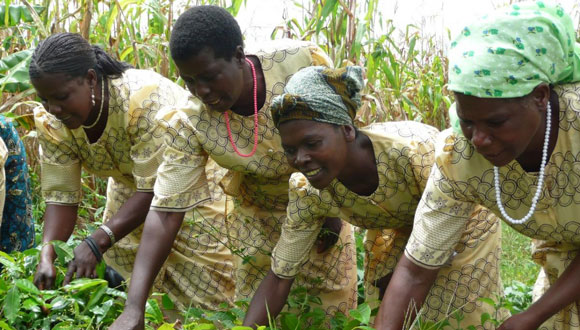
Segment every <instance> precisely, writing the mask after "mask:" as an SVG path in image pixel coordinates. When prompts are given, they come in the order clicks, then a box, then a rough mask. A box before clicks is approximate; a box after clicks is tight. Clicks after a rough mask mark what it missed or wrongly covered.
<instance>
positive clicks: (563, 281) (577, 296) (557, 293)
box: [498, 254, 580, 330]
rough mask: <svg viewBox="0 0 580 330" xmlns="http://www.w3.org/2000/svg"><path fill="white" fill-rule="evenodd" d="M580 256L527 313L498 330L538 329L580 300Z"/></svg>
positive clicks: (510, 319)
mask: <svg viewBox="0 0 580 330" xmlns="http://www.w3.org/2000/svg"><path fill="white" fill-rule="evenodd" d="M578 274H580V254H579V255H577V256H576V257H575V258H574V260H572V263H571V264H570V265H569V266H568V267H567V268H566V270H565V271H564V272H563V273H562V275H561V276H560V277H559V278H558V280H556V282H555V283H554V285H552V286H551V287H550V288H549V289H548V291H546V293H544V295H543V296H542V297H540V299H538V301H536V302H535V303H533V304H532V306H530V308H528V309H527V310H526V311H524V312H522V313H519V314H516V315H514V316H512V317H510V318H509V319H507V321H505V322H504V323H503V324H502V325H501V327H499V329H498V330H509V329H520V330H528V329H538V328H539V327H540V325H541V324H542V323H544V322H545V321H546V320H547V319H549V318H550V317H551V316H553V315H554V314H556V313H558V312H559V311H560V310H562V309H563V308H564V307H566V306H567V305H569V304H571V303H572V302H574V301H577V300H580V281H578Z"/></svg>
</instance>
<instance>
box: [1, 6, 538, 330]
mask: <svg viewBox="0 0 580 330" xmlns="http://www.w3.org/2000/svg"><path fill="white" fill-rule="evenodd" d="M180 3H181V2H180ZM378 3H379V0H359V1H356V0H311V1H303V2H302V4H296V5H297V6H303V8H302V13H303V14H302V17H288V18H287V19H286V21H285V24H284V25H282V26H279V27H277V28H276V29H275V30H274V31H273V32H272V38H280V37H282V36H284V37H290V38H296V39H304V40H312V41H314V42H316V43H317V44H319V45H320V46H321V47H322V48H323V49H324V50H325V51H327V52H328V54H329V55H330V56H331V58H332V59H333V61H334V63H335V65H336V66H342V65H347V64H357V65H361V66H364V67H365V68H366V74H367V77H366V78H367V85H366V92H367V95H366V96H365V97H364V105H363V107H362V108H361V110H360V113H359V114H358V117H357V119H358V122H359V124H360V125H364V124H368V123H371V122H376V121H385V120H415V121H422V122H425V123H428V124H431V125H434V126H436V127H438V128H445V127H447V109H448V107H449V105H450V104H451V102H452V95H451V94H450V93H449V91H447V89H446V88H445V87H446V77H447V60H446V58H445V56H444V46H443V45H441V44H440V43H438V42H437V41H436V40H435V39H434V38H433V37H430V36H426V35H424V33H423V31H421V30H420V29H419V28H417V27H415V26H407V27H406V28H405V29H404V31H400V30H399V29H397V28H396V27H395V26H394V25H393V23H392V21H391V20H389V19H387V18H384V17H382V16H381V14H380V12H379V11H378V10H377V6H378ZM196 4H217V5H220V6H222V7H225V8H227V9H228V10H229V11H230V12H231V13H232V14H233V15H234V16H235V15H237V13H238V11H239V10H240V8H242V7H243V6H245V1H242V0H200V1H185V4H184V6H177V5H176V4H175V3H174V1H173V0H165V1H162V0H106V1H98V0H71V1H68V0H36V1H28V0H21V1H15V0H5V1H3V2H2V4H1V5H0V36H1V37H2V40H3V41H2V44H1V47H0V51H1V60H0V112H2V113H4V114H5V115H6V116H9V117H11V118H13V119H14V120H15V121H16V122H17V123H18V124H19V126H20V130H21V132H22V135H23V136H24V138H23V139H24V141H25V144H26V147H27V151H28V154H29V161H30V169H31V175H32V178H33V182H34V196H33V198H34V214H35V218H36V219H37V220H38V223H39V224H40V225H39V226H38V227H39V228H37V231H38V232H39V233H41V232H42V229H41V226H42V225H41V219H42V214H43V211H44V202H43V201H42V198H41V197H40V191H39V186H38V173H39V168H38V162H37V149H38V148H37V142H36V138H35V137H36V135H35V132H34V123H33V121H32V118H31V109H32V107H34V106H36V105H38V103H37V102H36V100H35V98H34V90H33V89H32V88H31V86H30V83H29V81H28V74H27V71H26V69H27V66H28V62H29V60H30V56H31V54H32V50H33V48H34V47H35V45H36V44H37V43H38V41H39V40H41V39H43V38H45V37H46V36H48V35H49V34H51V33H54V32H63V31H70V32H78V33H81V34H82V35H83V36H84V37H85V38H87V39H88V40H90V42H91V43H94V44H99V45H101V46H102V47H103V48H104V49H105V50H106V51H107V52H108V53H110V54H112V55H113V56H115V57H117V58H119V59H121V60H123V61H127V62H129V63H131V64H132V65H134V66H135V67H137V68H151V69H153V70H155V71H157V72H159V73H161V74H163V75H164V76H167V77H169V78H171V79H173V80H176V81H178V82H179V83H181V81H180V79H178V77H177V75H176V70H175V66H174V65H173V63H171V61H170V59H169V52H168V38H169V35H170V33H171V26H172V22H173V21H174V20H175V19H176V18H177V17H178V16H179V14H180V13H181V12H182V11H183V10H184V8H187V7H189V6H191V5H196ZM378 31H383V32H378ZM467 32H469V31H467ZM399 35H402V37H399ZM497 51H501V50H499V49H498V50H497ZM105 187H106V182H105V181H104V180H102V179H98V178H95V177H93V176H91V175H84V176H83V192H84V200H83V204H82V205H81V208H80V213H79V214H80V217H81V226H80V228H78V229H77V231H76V232H75V235H74V237H73V238H72V239H71V240H70V241H69V242H67V243H66V244H65V243H59V244H58V245H57V246H58V249H57V251H58V254H59V261H58V264H59V267H60V268H59V271H60V273H59V276H58V279H57V284H60V283H61V282H62V279H63V276H64V268H62V267H63V266H64V265H65V264H66V262H67V261H68V260H70V258H71V257H72V247H74V246H76V244H77V243H78V242H79V238H80V237H84V236H85V235H86V233H88V232H91V231H92V230H94V228H96V227H95V226H97V225H98V223H99V219H100V216H101V214H102V212H103V207H104V199H105V197H104V194H105ZM503 234H504V238H503V249H504V254H503V255H502V258H503V260H502V266H501V275H502V279H503V282H504V284H505V285H506V297H507V300H505V299H504V300H500V302H499V303H497V304H498V305H497V307H498V308H499V307H500V306H503V307H508V308H510V309H511V310H512V312H518V311H521V310H523V309H525V308H526V306H528V305H529V304H530V302H531V296H530V291H531V286H532V285H533V282H534V280H535V277H536V274H537V271H538V267H537V266H536V265H535V264H533V262H532V261H531V260H530V255H531V253H530V240H529V239H527V238H525V237H523V236H522V235H519V234H517V233H516V232H514V231H513V230H512V229H511V228H509V227H507V226H503ZM38 235H40V234H38ZM361 235H362V234H360V233H359V234H357V248H358V249H359V254H358V259H359V260H358V261H359V262H358V263H359V276H360V277H361V278H362V254H361V253H360V251H362V250H361V249H362V236H361ZM37 253H38V250H37V249H33V250H28V251H26V252H24V253H15V254H13V255H7V254H4V253H0V263H1V264H2V265H3V266H4V269H3V271H2V272H1V273H0V329H25V328H27V329H70V328H75V329H78V328H85V329H104V328H106V327H107V325H109V324H111V323H112V321H113V320H114V319H115V318H116V317H117V316H118V315H119V314H120V312H121V310H122V306H123V304H124V299H125V298H126V296H125V294H124V293H122V292H119V291H117V290H113V289H109V288H107V287H106V284H105V282H104V281H103V280H100V279H95V280H88V279H83V280H76V281H74V282H73V283H71V284H70V285H68V286H66V287H60V286H59V289H57V290H53V291H42V292H40V291H39V290H38V289H36V287H34V285H33V284H32V277H33V273H34V270H35V268H36V263H37ZM359 283H360V282H359ZM361 284H362V283H361ZM360 291H361V293H362V286H361V290H360ZM490 298H496V297H490ZM312 299H315V297H308V296H307V295H306V294H305V293H304V292H303V291H300V290H298V291H296V292H294V293H293V295H292V299H291V300H290V302H289V303H290V305H291V306H292V307H294V308H298V309H299V310H300V312H299V313H292V314H290V313H286V314H283V315H282V316H281V318H280V324H279V325H278V327H277V328H276V327H275V326H274V325H272V326H271V328H272V329H281V330H289V329H302V328H306V325H309V329H317V328H320V329H328V327H329V326H328V324H330V328H331V329H370V327H368V324H369V320H370V317H371V315H372V312H373V311H371V309H370V308H369V306H368V305H366V304H360V306H359V307H358V308H357V309H356V310H352V311H350V312H349V313H348V315H342V314H338V315H336V316H335V317H334V318H332V319H327V318H326V317H325V315H324V314H323V313H322V311H321V310H320V309H314V310H310V309H308V308H307V307H304V301H310V300H312ZM486 302H487V303H490V304H496V303H495V302H494V301H493V300H491V299H490V300H489V301H486ZM246 307H247V302H239V303H238V305H237V307H235V308H225V307H224V309H223V310H220V311H205V310H201V309H197V308H190V309H189V310H187V311H183V312H181V316H182V323H181V322H178V323H164V322H165V320H164V316H163V312H162V311H163V310H171V309H172V308H173V303H172V302H171V301H170V300H169V298H168V297H167V296H160V295H154V299H151V300H149V303H148V308H147V317H146V319H147V327H148V328H159V329H174V328H178V327H180V326H181V327H182V328H183V329H199V330H202V329H223V328H233V329H238V330H242V329H247V328H244V327H241V326H240V324H241V320H242V319H243V315H244V313H245V308H246ZM485 318H486V319H487V318H489V319H492V320H493V316H490V315H488V316H486V317H485ZM461 319H462V316H461V315H460V314H458V313H452V315H450V317H449V319H448V320H445V321H444V322H441V324H438V325H433V324H425V323H421V324H419V325H418V327H419V328H421V329H443V328H452V329H457V328H464V329H470V328H472V327H473V325H471V326H472V327H469V325H464V324H460V321H461ZM482 321H483V322H485V320H482ZM325 322H326V323H325ZM180 323H181V324H180ZM458 323H459V324H458Z"/></svg>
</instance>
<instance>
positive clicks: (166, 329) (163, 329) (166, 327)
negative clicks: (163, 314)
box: [157, 322, 177, 330]
mask: <svg viewBox="0 0 580 330" xmlns="http://www.w3.org/2000/svg"><path fill="white" fill-rule="evenodd" d="M176 323H177V322H174V323H163V324H162V325H161V326H160V327H159V328H157V330H172V329H175V324H176Z"/></svg>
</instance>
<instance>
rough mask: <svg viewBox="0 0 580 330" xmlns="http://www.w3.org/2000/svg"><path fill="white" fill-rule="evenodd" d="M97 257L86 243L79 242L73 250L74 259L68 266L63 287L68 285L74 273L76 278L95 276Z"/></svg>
mask: <svg viewBox="0 0 580 330" xmlns="http://www.w3.org/2000/svg"><path fill="white" fill-rule="evenodd" d="M97 263H98V261H97V257H96V256H95V254H94V253H93V251H91V249H90V248H89V246H88V244H87V242H84V241H83V242H81V244H79V245H78V246H77V247H76V248H75V250H74V258H73V260H72V261H71V262H70V263H69V264H68V270H67V272H66V276H65V278H64V282H63V285H67V284H69V283H70V282H71V281H72V280H73V278H74V275H75V273H76V277H77V278H81V277H88V278H95V277H96V276H97Z"/></svg>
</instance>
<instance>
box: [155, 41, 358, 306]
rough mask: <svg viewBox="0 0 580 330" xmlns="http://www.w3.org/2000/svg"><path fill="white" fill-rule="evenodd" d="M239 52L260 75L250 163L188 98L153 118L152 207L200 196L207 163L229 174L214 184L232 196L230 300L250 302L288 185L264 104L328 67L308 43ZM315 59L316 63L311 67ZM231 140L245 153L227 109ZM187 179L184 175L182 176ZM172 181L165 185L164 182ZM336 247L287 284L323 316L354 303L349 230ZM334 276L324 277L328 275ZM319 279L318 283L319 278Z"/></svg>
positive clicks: (184, 203)
mask: <svg viewBox="0 0 580 330" xmlns="http://www.w3.org/2000/svg"><path fill="white" fill-rule="evenodd" d="M246 54H247V55H249V56H256V57H257V58H258V59H259V61H260V64H261V67H262V70H263V72H264V79H265V83H266V101H265V104H264V106H263V107H262V108H261V109H259V111H258V124H259V126H258V128H259V131H258V147H257V150H256V153H255V154H254V155H253V156H252V157H247V158H245V157H240V156H238V155H237V154H236V153H235V152H234V150H233V148H232V145H231V143H230V142H229V139H228V133H227V129H226V124H225V118H224V115H223V114H221V113H217V112H212V111H209V110H208V109H206V108H205V107H204V106H203V105H200V104H199V101H196V100H195V99H193V98H192V103H195V102H197V107H196V105H195V104H193V105H192V106H191V107H189V108H188V109H185V110H184V111H181V112H178V111H169V112H164V113H160V114H159V116H158V118H159V122H160V123H161V125H162V126H164V127H165V128H166V130H167V132H168V134H167V136H166V139H165V141H166V143H167V147H166V151H165V153H164V159H163V164H162V165H161V167H160V169H159V173H158V180H157V182H156V184H155V197H154V199H153V202H152V208H153V209H155V210H164V211H182V210H188V209H191V208H193V207H195V206H196V205H197V204H198V203H200V202H202V201H203V200H204V199H206V198H207V193H206V189H205V186H206V184H205V181H206V178H205V175H204V174H203V167H201V166H202V165H203V164H204V163H205V161H206V159H207V158H208V157H210V158H212V159H213V160H215V161H216V162H217V163H218V164H219V165H220V166H222V167H225V168H227V169H229V172H228V174H227V175H226V177H225V178H224V179H223V180H222V186H223V187H224V191H225V192H226V193H227V194H228V195H229V196H232V198H231V199H230V201H229V202H228V205H227V212H228V217H227V219H226V224H227V227H228V239H229V242H230V244H231V247H232V249H235V251H237V252H236V254H238V255H237V256H235V258H234V261H235V263H236V264H235V266H236V299H242V298H251V297H252V296H253V293H254V292H255V290H256V289H257V288H258V285H259V284H260V282H261V280H262V278H263V277H264V276H265V275H266V273H267V272H268V270H269V268H270V255H269V254H270V252H271V250H272V248H273V247H274V245H275V244H276V242H277V241H278V237H279V235H280V226H281V225H282V223H283V222H284V221H285V216H286V211H285V210H286V205H287V203H288V179H289V177H290V174H291V173H292V172H293V169H292V168H290V166H289V165H288V164H287V162H286V157H285V156H284V152H283V150H282V147H281V141H280V136H279V134H278V131H277V130H276V128H275V126H274V123H273V120H272V117H271V114H270V110H269V107H270V102H271V100H272V98H273V97H274V96H276V95H279V94H281V93H283V88H284V86H285V84H286V82H287V81H288V79H289V78H290V76H291V75H292V74H294V73H295V72H296V71H298V70H299V69H301V68H303V67H306V66H310V65H329V64H330V62H329V60H328V57H327V56H326V55H323V52H322V51H321V50H320V49H319V48H318V47H317V46H315V45H314V44H312V43H308V42H301V41H294V40H283V41H276V42H271V43H268V44H264V45H260V47H257V48H256V47H254V48H252V46H250V47H248V48H247V49H246ZM320 60H322V61H323V62H318V61H320ZM228 114H229V118H230V126H231V131H232V135H233V139H234V141H235V143H236V146H237V148H238V149H239V151H240V152H241V153H246V154H247V153H249V152H250V151H251V150H252V147H253V142H254V138H253V134H254V117H253V116H247V117H245V116H240V115H238V114H236V113H233V112H231V111H228ZM185 173H187V174H185ZM172 178H173V179H172ZM341 238H342V242H343V244H342V245H341V246H340V247H339V246H336V247H334V248H332V249H330V250H329V251H328V252H326V253H324V254H319V255H313V256H312V258H311V262H310V263H309V264H307V265H305V266H304V268H303V271H302V272H301V276H299V278H298V279H297V281H296V282H295V285H300V286H304V287H306V288H307V289H308V290H309V293H310V294H315V295H318V296H319V297H320V298H321V300H322V302H323V308H324V309H325V310H326V311H327V312H333V311H335V310H337V309H340V310H342V311H346V310H347V309H348V308H352V307H354V306H355V305H356V265H355V259H354V258H355V253H354V242H353V237H352V232H351V228H350V227H349V226H348V225H345V226H344V230H343V231H342V232H341ZM331 272H334V273H336V274H337V275H336V276H334V277H333V278H328V277H327V276H326V275H327V274H328V273H331ZM325 279H326V280H325Z"/></svg>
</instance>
